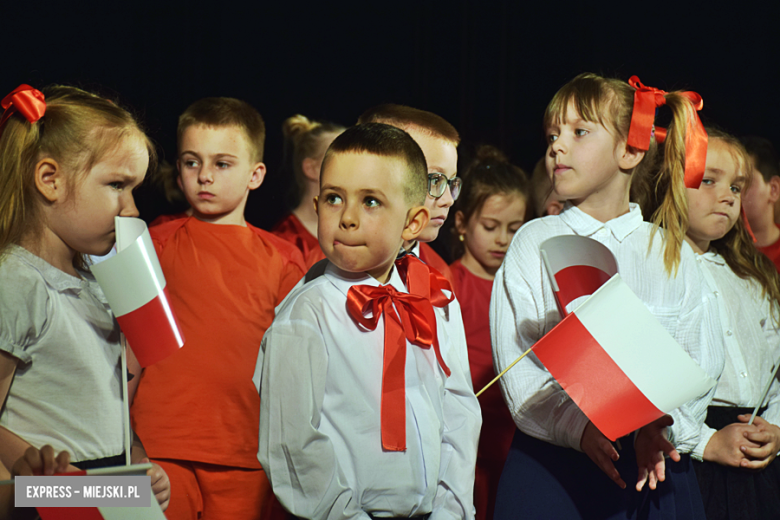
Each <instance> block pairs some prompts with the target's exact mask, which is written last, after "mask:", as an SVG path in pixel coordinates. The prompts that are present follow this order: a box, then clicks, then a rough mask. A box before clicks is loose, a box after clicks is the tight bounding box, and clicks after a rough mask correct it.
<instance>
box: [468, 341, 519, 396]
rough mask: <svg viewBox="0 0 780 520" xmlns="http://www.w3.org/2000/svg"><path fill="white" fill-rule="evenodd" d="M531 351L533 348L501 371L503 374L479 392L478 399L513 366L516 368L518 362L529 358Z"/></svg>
mask: <svg viewBox="0 0 780 520" xmlns="http://www.w3.org/2000/svg"><path fill="white" fill-rule="evenodd" d="M531 350H533V349H532V348H529V349H528V350H526V351H525V352H523V353H522V355H520V357H519V358H517V359H515V360H514V361H512V364H511V365H509V366H508V367H506V368H505V369H504V370H502V371H501V373H500V374H498V375H497V376H496V377H495V378H493V380H492V381H491V382H489V383H488V384H486V385H485V388H483V389H482V390H480V391H479V392H477V397H479V396H480V395H481V394H482V392H484V391H485V390H487V389H488V388H490V387H491V386H492V385H493V383H495V382H496V381H498V380H499V379H501V376H503V375H504V374H506V373H507V371H508V370H509V369H510V368H512V367H513V366H515V365H516V364H517V362H518V361H520V360H521V359H523V358H524V357H525V356H527V355H528V353H529V352H531Z"/></svg>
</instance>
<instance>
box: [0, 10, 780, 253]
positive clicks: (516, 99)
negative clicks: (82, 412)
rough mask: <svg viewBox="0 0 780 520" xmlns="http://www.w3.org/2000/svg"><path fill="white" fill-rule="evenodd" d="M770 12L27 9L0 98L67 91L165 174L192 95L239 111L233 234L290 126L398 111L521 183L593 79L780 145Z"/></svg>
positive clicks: (255, 213) (18, 18)
mask: <svg viewBox="0 0 780 520" xmlns="http://www.w3.org/2000/svg"><path fill="white" fill-rule="evenodd" d="M4 3H5V4H11V3H12V2H11V1H10V0H9V1H8V2H4ZM721 5H722V6H724V7H718V6H721ZM725 6H728V7H727V8H726V7H725ZM770 6H771V3H770V2H765V3H763V5H756V4H753V3H745V2H742V3H739V2H731V3H729V4H726V3H722V4H720V3H717V2H713V3H706V4H705V3H697V4H695V5H686V4H685V3H683V2H673V1H664V2H648V1H645V2H638V1H635V2H619V3H618V2H597V1H588V2H585V1H582V2H570V1H568V0H567V1H557V2H556V1H548V0H541V1H539V0H537V1H533V2H529V1H522V0H520V1H495V2H476V1H466V0H460V1H455V0H453V1H451V2H426V1H423V0H420V1H418V2H405V1H402V2H368V1H366V2H363V3H335V2H332V3H327V2H319V3H316V4H315V3H311V2H307V3H301V2H296V1H294V0H286V1H285V0H282V1H276V2H267V1H257V2H254V3H252V4H249V3H243V4H232V3H230V2H227V1H225V2H212V3H211V4H210V5H206V4H198V5H196V4H192V3H188V2H182V1H179V0H172V1H168V2H166V1H164V0H163V1H159V2H158V3H157V5H154V4H140V3H136V4H127V5H119V6H117V5H112V3H109V2H105V3H101V4H94V5H89V4H84V3H80V4H78V5H76V4H75V3H70V2H69V3H67V4H66V3H65V2H60V3H56V4H52V3H47V2H44V3H37V4H35V5H33V3H32V2H27V3H24V4H23V5H5V6H4V7H3V8H2V13H1V14H0V16H2V29H0V49H1V50H2V53H3V60H2V63H1V64H0V92H2V93H3V94H2V95H4V94H5V93H6V92H8V91H10V90H11V89H13V88H14V87H16V86H17V85H18V84H19V83H29V84H31V85H34V86H43V85H46V84H49V83H65V84H74V85H77V86H81V87H83V88H87V89H92V90H97V91H100V92H103V93H105V94H107V95H111V96H116V97H118V99H119V100H120V101H121V102H122V103H123V104H125V105H129V106H130V107H131V108H132V109H133V110H134V111H135V112H136V113H137V114H138V115H139V116H140V118H141V120H142V121H143V122H144V124H145V126H146V127H147V128H148V130H149V133H150V135H151V137H152V138H153V139H154V140H155V141H156V142H157V143H158V144H159V146H160V149H161V154H162V156H163V157H164V158H167V159H168V160H169V161H173V160H175V152H176V150H175V128H176V119H177V116H178V114H179V113H180V112H181V111H182V110H183V109H184V108H185V107H186V106H187V105H188V104H190V103H191V102H193V101H195V100H196V99H198V98H201V97H205V96H233V97H239V98H242V99H245V100H247V101H249V102H250V103H252V104H253V105H254V106H255V107H257V108H258V110H259V111H260V112H261V114H262V115H263V117H264V118H265V121H266V125H267V127H268V137H267V141H266V163H267V165H268V170H269V173H268V176H267V177H266V181H265V183H264V184H263V186H261V187H260V188H259V190H258V191H257V192H255V193H253V194H252V196H251V197H250V199H249V204H248V207H247V219H248V220H249V221H250V222H252V223H253V224H256V225H259V226H261V227H265V228H268V227H270V226H271V225H273V223H274V222H275V221H276V220H277V219H278V218H279V217H280V216H281V215H282V213H283V212H284V210H285V208H284V204H285V200H286V198H285V193H286V189H287V185H288V183H289V179H285V178H284V177H283V176H282V175H281V174H280V163H281V159H282V154H281V145H282V140H281V131H280V128H281V123H282V121H283V120H284V118H286V117H288V116H290V115H292V114H295V113H303V114H305V115H307V116H309V117H314V118H325V119H329V120H333V121H336V122H340V123H342V124H346V125H348V124H352V123H353V122H354V121H355V120H356V118H357V116H358V115H359V114H360V113H361V112H362V111H363V110H364V109H366V108H368V107H369V106H372V105H374V104H377V103H380V102H396V103H404V104H409V105H412V106H416V107H419V108H423V109H427V110H431V111H433V112H436V113H438V114H440V115H442V116H444V117H445V118H446V119H448V120H449V121H451V122H452V123H453V124H454V125H455V126H456V127H457V128H458V129H459V131H460V132H461V135H462V137H463V141H464V145H463V152H464V153H465V154H467V153H468V150H469V149H470V148H471V147H472V146H473V145H474V144H477V143H490V144H495V145H497V146H499V147H501V148H503V149H504V150H505V151H506V152H507V153H508V154H509V156H510V158H511V159H512V160H513V162H515V163H517V164H518V165H520V166H521V167H523V168H525V169H526V170H530V169H531V168H532V167H533V164H534V163H535V162H536V160H537V159H538V158H540V157H541V155H542V153H543V150H544V144H543V139H542V132H541V116H542V113H543V110H544V107H545V105H546V103H547V102H548V101H549V99H550V98H551V97H552V95H553V94H554V92H555V91H556V90H557V88H559V87H560V86H561V85H562V84H563V83H565V82H566V81H567V80H568V79H570V78H571V77H573V76H574V75H576V74H577V73H579V72H583V71H593V72H599V73H602V74H606V75H613V76H616V77H620V78H626V79H627V78H628V77H629V76H631V75H632V74H637V75H638V76H639V77H640V78H641V79H642V81H643V82H644V83H645V84H648V85H652V86H655V87H658V88H663V89H666V90H672V89H677V88H686V89H692V90H696V91H697V92H699V93H700V94H701V95H702V96H703V98H704V100H705V109H704V111H703V113H702V114H703V119H705V121H709V122H713V123H716V124H718V125H720V126H722V127H723V128H725V129H726V130H727V131H730V132H732V133H735V134H737V135H742V134H747V133H753V134H759V135H763V136H765V137H768V138H770V139H771V140H773V141H774V142H775V143H777V144H780V125H779V124H778V104H777V101H776V99H775V97H776V93H775V90H776V85H777V84H778V80H780V75H779V74H778V66H780V63H779V62H778V58H780V53H778V44H777V38H778V36H777V32H778V31H777V30H778V23H779V22H780V17H778V15H777V14H776V12H777V10H776V9H773V8H772V7H770ZM138 205H139V209H140V211H141V215H142V217H143V218H145V219H146V220H147V221H149V220H151V219H153V218H155V217H156V216H157V215H159V214H161V213H167V212H172V211H175V210H177V209H179V208H176V207H171V206H170V205H168V204H167V203H166V202H165V200H164V199H163V197H162V196H161V195H160V194H159V193H157V192H156V191H155V190H152V189H150V188H144V189H142V190H141V191H140V193H139V195H138ZM439 245H440V244H439Z"/></svg>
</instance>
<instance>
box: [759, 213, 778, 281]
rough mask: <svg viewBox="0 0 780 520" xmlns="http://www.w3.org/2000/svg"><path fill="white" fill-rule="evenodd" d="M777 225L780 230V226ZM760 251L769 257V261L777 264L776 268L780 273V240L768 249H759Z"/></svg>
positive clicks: (767, 247)
mask: <svg viewBox="0 0 780 520" xmlns="http://www.w3.org/2000/svg"><path fill="white" fill-rule="evenodd" d="M775 225H776V226H777V227H778V228H780V225H778V224H775ZM758 250H759V251H761V252H762V253H764V254H765V255H766V256H768V257H769V259H770V260H771V261H772V262H773V263H774V264H775V267H777V270H778V271H780V239H778V240H777V241H776V242H775V243H774V244H770V245H768V246H766V247H759V248H758Z"/></svg>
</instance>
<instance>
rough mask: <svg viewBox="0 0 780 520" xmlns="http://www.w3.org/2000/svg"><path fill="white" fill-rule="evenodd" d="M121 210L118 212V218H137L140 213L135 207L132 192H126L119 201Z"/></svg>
mask: <svg viewBox="0 0 780 520" xmlns="http://www.w3.org/2000/svg"><path fill="white" fill-rule="evenodd" d="M121 202H122V209H121V210H120V211H119V216H120V217H137V216H138V215H139V214H140V213H139V212H138V208H137V207H136V205H135V198H134V197H133V192H132V191H129V190H128V191H127V192H126V194H125V196H123V197H122V199H121Z"/></svg>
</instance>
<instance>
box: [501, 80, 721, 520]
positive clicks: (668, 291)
mask: <svg viewBox="0 0 780 520" xmlns="http://www.w3.org/2000/svg"><path fill="white" fill-rule="evenodd" d="M645 96H647V97H645ZM692 97H693V96H692V95H691V94H688V93H680V92H670V93H664V92H661V91H653V90H651V89H646V88H644V87H642V86H641V84H640V83H639V82H638V80H636V81H633V82H632V84H631V85H629V84H627V83H625V82H623V81H619V80H615V79H607V78H603V77H600V76H597V75H595V74H581V75H579V76H577V77H576V78H574V79H573V80H572V81H570V82H569V83H567V84H566V85H565V86H564V87H563V88H561V90H559V91H558V93H557V94H556V95H555V96H554V97H553V99H552V101H551V102H550V104H549V105H548V106H547V110H546V112H545V117H544V127H545V131H546V134H547V137H548V148H547V155H546V164H547V170H548V172H549V173H550V175H551V176H552V178H553V185H554V189H555V191H556V192H557V193H558V195H559V196H560V197H561V198H562V199H565V200H567V201H568V202H567V204H566V206H565V208H564V210H563V212H562V213H561V214H560V215H554V216H548V217H544V218H541V219H536V220H533V221H531V222H529V223H528V224H527V225H525V226H523V228H522V229H521V230H520V231H519V232H518V233H517V234H516V235H515V237H514V239H513V240H512V244H511V245H510V247H509V251H508V252H507V256H506V258H505V259H504V263H503V264H502V266H501V268H500V269H499V270H498V273H497V274H496V279H495V281H494V284H493V297H492V301H491V308H490V320H491V322H490V323H491V336H492V340H493V361H494V364H495V368H496V370H497V371H500V370H503V369H504V368H505V367H506V366H508V364H509V363H511V362H512V361H513V360H514V359H516V358H517V357H518V356H519V355H520V354H521V353H522V352H523V351H524V350H526V349H528V348H530V347H531V346H533V344H534V343H535V342H536V341H537V340H538V339H540V338H541V337H542V336H543V335H544V334H546V333H547V332H549V331H550V330H551V329H552V328H553V327H554V326H555V325H556V324H557V323H558V322H559V321H560V319H561V317H560V315H559V313H558V310H557V308H556V303H555V297H554V294H553V291H552V287H551V285H550V282H549V278H548V275H547V273H546V272H545V270H544V268H543V267H542V263H541V259H540V253H539V246H540V244H541V243H542V242H544V241H545V240H546V239H548V238H550V237H553V236H557V235H566V234H577V235H581V236H587V237H590V238H592V239H594V240H597V241H599V242H601V243H602V244H604V245H605V246H607V247H608V248H609V249H610V250H611V251H612V253H613V254H614V255H615V257H616V260H617V264H618V268H619V270H620V273H621V276H622V277H623V279H624V281H625V282H626V284H627V285H628V286H629V287H631V289H632V290H633V291H634V292H635V293H636V294H637V296H638V297H639V298H640V299H641V300H642V301H643V302H644V303H645V305H646V306H647V307H648V308H649V309H650V310H651V312H653V314H654V315H655V316H656V318H657V319H658V320H659V322H660V323H661V324H662V325H663V326H664V327H665V328H666V329H667V330H668V331H669V333H670V334H671V335H672V336H673V337H674V338H675V339H676V340H677V341H678V343H680V345H681V346H682V347H683V348H684V349H685V350H686V351H687V352H688V354H690V356H691V357H692V358H693V359H694V360H695V361H696V362H697V363H699V365H701V367H702V368H703V369H704V370H705V371H706V372H707V373H708V374H710V375H711V376H712V377H714V378H717V377H718V376H719V375H720V372H721V370H722V368H723V352H722V342H721V339H720V337H719V335H718V334H716V333H715V332H714V331H715V330H716V329H718V327H719V325H718V315H717V307H716V306H715V304H714V302H713V301H712V300H713V298H707V297H703V294H704V292H705V291H704V284H703V280H702V277H701V273H700V271H699V268H698V265H697V263H696V259H695V255H694V253H693V251H692V249H691V248H690V246H689V245H688V244H687V243H685V242H684V236H685V230H686V229H687V214H688V213H687V207H686V206H685V201H686V199H685V180H684V179H685V177H686V175H687V176H688V177H689V178H690V177H694V178H693V180H692V181H691V180H689V182H691V183H695V177H696V176H697V175H698V174H699V173H700V172H698V171H696V169H695V168H689V170H693V171H688V172H686V166H685V165H686V163H687V164H689V165H692V166H695V165H696V164H697V163H696V160H700V159H701V158H700V157H699V156H697V155H695V154H693V153H692V152H693V151H695V150H696V145H697V143H698V145H700V144H701V142H700V141H695V138H696V137H699V138H701V135H700V134H699V133H697V131H696V130H697V129H698V128H699V127H698V126H697V125H698V116H697V114H696V108H697V106H696V104H695V103H694V102H693V101H692V99H691V98H692ZM648 100H649V101H650V103H651V105H650V106H649V107H648V106H647V104H646V103H645V102H646V101H648ZM660 104H665V105H667V106H668V107H669V108H670V109H671V112H672V116H673V121H672V124H671V126H670V128H669V131H668V135H667V136H666V153H665V154H664V157H663V160H662V162H661V164H660V173H659V174H658V178H662V179H669V180H670V182H669V183H668V189H667V190H666V191H665V192H664V193H663V196H662V197H661V198H662V200H663V203H662V205H661V206H660V208H659V210H658V212H657V214H656V215H655V221H656V223H657V225H658V224H660V225H662V226H664V227H665V228H666V232H660V231H659V230H658V228H657V227H656V226H654V225H652V224H649V223H646V222H644V220H643V218H642V211H641V209H640V208H639V207H638V206H637V205H636V204H632V203H630V202H629V194H630V189H631V185H632V182H633V181H634V180H635V179H637V178H639V179H641V178H642V177H643V176H646V175H649V174H650V173H651V172H652V171H654V168H655V165H656V151H657V145H656V138H657V137H658V136H660V135H662V132H661V131H660V129H658V128H654V127H652V125H651V124H647V123H648V120H649V122H650V123H652V120H653V116H654V112H655V109H656V106H658V105H660ZM648 112H649V114H648ZM647 116H649V117H647ZM637 126H638V129H634V130H633V131H631V129H632V127H637ZM704 138H705V139H706V134H705V135H704ZM629 143H633V144H629ZM702 165H703V164H702ZM626 341H631V338H626ZM501 381H502V382H501V388H502V391H503V395H504V399H505V401H506V403H507V405H508V407H509V411H510V413H511V414H512V417H513V418H514V421H515V424H516V425H517V427H518V430H517V432H516V433H515V437H514V440H513V443H512V447H511V448H510V451H509V456H508V458H507V462H506V465H505V466H504V471H503V474H502V477H501V482H500V484H499V491H498V498H497V501H496V514H495V518H500V519H505V518H531V519H533V518H567V519H578V518H581V519H590V518H609V519H618V518H620V519H625V518H680V519H682V518H685V519H696V518H703V506H702V503H701V497H700V495H699V492H698V487H697V484H696V477H695V475H694V473H693V469H692V467H691V464H690V455H689V454H690V452H691V451H692V450H693V448H694V447H695V446H696V443H697V441H698V436H699V430H700V428H701V425H702V423H703V421H704V416H705V414H706V410H707V405H708V404H709V401H710V398H711V394H712V393H710V394H708V395H706V396H702V397H701V398H699V399H696V400H694V401H691V402H689V403H687V404H686V405H684V406H682V407H680V408H678V409H677V410H675V411H674V412H673V413H672V414H671V417H669V416H665V417H664V418H662V419H659V420H658V421H655V422H654V423H651V424H649V425H647V426H645V427H643V428H641V429H640V430H638V431H637V432H635V433H634V434H631V435H630V436H627V437H626V438H624V439H621V440H620V442H619V443H616V444H614V445H613V443H611V442H610V441H609V440H608V439H607V438H606V437H605V436H604V435H603V434H602V433H601V432H599V431H598V429H597V428H596V427H595V426H594V425H593V423H591V422H590V421H589V420H588V418H587V417H586V416H585V415H584V414H583V413H582V412H581V411H580V410H579V408H578V407H577V406H576V405H575V404H574V402H573V401H572V400H571V399H570V398H569V397H568V396H567V395H566V393H565V392H564V391H563V390H562V389H561V387H560V385H558V384H557V383H556V381H555V380H554V379H553V378H552V376H551V375H550V373H549V372H547V370H546V369H545V368H544V366H543V365H542V364H541V363H540V362H539V361H538V360H537V359H536V358H534V357H532V356H529V357H528V358H526V359H524V360H523V361H522V362H521V363H519V364H518V365H517V366H515V367H514V368H513V369H512V370H510V371H509V372H508V373H507V374H506V375H505V376H504V377H503V379H502V380H501ZM672 422H674V424H673V425H672ZM665 456H669V457H671V458H670V459H665ZM626 482H628V483H631V484H632V485H631V486H630V487H628V488H627V487H626ZM633 483H636V485H635V486H634V485H633Z"/></svg>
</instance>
